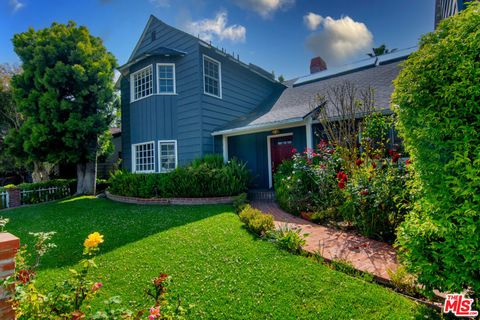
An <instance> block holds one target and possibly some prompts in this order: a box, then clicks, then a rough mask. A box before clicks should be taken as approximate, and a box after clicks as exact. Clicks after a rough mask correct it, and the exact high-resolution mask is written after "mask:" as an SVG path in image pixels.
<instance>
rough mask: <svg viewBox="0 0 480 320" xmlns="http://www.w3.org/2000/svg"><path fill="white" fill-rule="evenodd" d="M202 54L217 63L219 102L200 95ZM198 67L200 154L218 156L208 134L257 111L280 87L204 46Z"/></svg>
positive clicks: (216, 147) (219, 151)
mask: <svg viewBox="0 0 480 320" xmlns="http://www.w3.org/2000/svg"><path fill="white" fill-rule="evenodd" d="M203 54H205V55H207V56H209V57H211V58H213V59H215V60H217V61H219V62H220V63H221V71H222V75H221V77H222V98H221V99H220V98H216V97H212V96H208V95H205V94H203ZM199 63H200V69H201V70H200V75H199V77H200V79H199V82H200V84H201V88H200V93H201V105H202V109H201V117H202V121H201V123H202V145H203V153H204V154H205V153H212V152H216V153H221V152H222V148H221V147H220V146H221V144H218V143H217V141H215V140H214V139H213V138H212V136H211V133H212V132H213V131H215V130H217V129H219V128H221V127H223V126H225V125H226V124H227V123H228V122H230V121H232V120H235V119H237V118H239V117H241V116H243V115H246V114H248V113H250V112H251V111H252V110H253V109H255V108H257V107H259V106H260V105H261V104H262V103H263V102H264V101H265V100H266V99H267V98H269V97H270V96H271V95H272V94H273V93H274V92H275V91H276V90H278V89H279V88H280V87H281V85H279V84H275V83H272V82H271V81H269V80H267V79H265V78H263V77H261V76H259V75H257V74H255V73H253V72H251V71H250V70H248V69H246V68H245V67H243V66H241V65H239V64H238V63H237V62H234V61H231V57H226V56H223V55H220V54H218V53H216V52H215V51H214V50H213V49H210V48H206V47H204V46H200V53H199Z"/></svg>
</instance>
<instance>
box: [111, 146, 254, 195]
mask: <svg viewBox="0 0 480 320" xmlns="http://www.w3.org/2000/svg"><path fill="white" fill-rule="evenodd" d="M218 159H219V157H218V156H213V155H210V156H207V157H205V158H203V159H198V160H195V161H193V163H192V164H191V165H190V166H187V167H180V168H177V169H175V170H173V171H171V172H168V173H149V174H138V173H129V172H126V171H116V172H115V173H114V174H112V176H111V177H110V180H109V184H110V188H109V191H110V192H111V193H113V194H116V195H121V196H129V197H139V198H153V197H160V198H172V197H192V198H195V197H220V196H235V195H238V194H240V193H242V192H245V191H246V190H247V186H248V183H249V179H250V175H249V172H248V170H247V168H246V166H245V164H243V163H241V162H240V161H238V160H235V159H233V160H230V161H228V162H227V163H223V160H222V161H221V163H220V162H219V161H218Z"/></svg>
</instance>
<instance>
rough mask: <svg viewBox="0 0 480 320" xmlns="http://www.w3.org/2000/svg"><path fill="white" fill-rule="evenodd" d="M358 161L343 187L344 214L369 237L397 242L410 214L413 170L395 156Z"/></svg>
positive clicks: (342, 211) (341, 208) (342, 210)
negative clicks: (409, 188) (409, 186)
mask: <svg viewBox="0 0 480 320" xmlns="http://www.w3.org/2000/svg"><path fill="white" fill-rule="evenodd" d="M358 163H359V165H358V166H357V168H355V169H353V170H352V172H351V174H350V175H349V176H348V182H347V183H346V184H345V186H344V189H343V191H344V194H345V202H344V203H343V204H342V206H341V207H340V211H341V213H342V217H343V218H344V220H346V221H349V222H352V223H353V225H354V227H355V228H356V229H357V230H358V231H359V232H360V233H361V234H363V235H364V236H366V237H369V238H373V239H378V240H382V241H387V242H393V241H394V240H395V231H396V228H397V227H398V225H399V224H400V223H401V222H402V221H403V220H404V217H405V214H406V213H407V208H408V204H409V198H408V197H409V194H408V193H406V192H405V190H406V184H407V181H408V179H409V177H410V174H409V171H408V170H407V169H406V166H405V165H404V164H399V163H398V162H394V161H393V159H390V160H382V161H373V160H371V159H365V161H363V160H362V161H359V162H358ZM377 163H378V164H377Z"/></svg>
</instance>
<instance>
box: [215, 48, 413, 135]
mask: <svg viewBox="0 0 480 320" xmlns="http://www.w3.org/2000/svg"><path fill="white" fill-rule="evenodd" d="M407 56H408V55H407ZM407 56H405V53H404V54H403V57H402V58H401V59H400V58H399V55H398V54H397V55H395V56H392V59H388V58H387V57H383V58H382V59H381V61H380V59H375V58H374V59H373V60H374V63H370V62H369V63H368V65H367V66H365V65H363V66H361V67H358V66H357V67H355V66H353V67H354V68H353V69H350V70H348V69H346V68H344V69H342V68H340V69H338V71H337V73H336V74H335V73H332V72H330V73H329V74H328V76H327V77H322V76H321V75H320V74H321V73H323V72H319V73H317V74H315V76H316V77H317V78H316V79H315V80H314V79H308V78H307V79H306V80H307V81H301V80H302V79H304V80H305V77H304V78H298V79H292V80H289V81H285V82H283V84H284V85H286V86H287V88H286V89H285V90H283V92H281V93H274V94H273V95H272V97H270V99H268V101H265V102H264V103H262V104H261V105H260V106H259V107H258V108H256V109H255V110H253V111H252V112H251V113H250V114H248V115H246V116H244V117H241V118H238V119H236V120H234V121H232V122H230V123H228V124H227V125H226V126H224V127H222V128H219V129H218V130H217V131H216V132H214V133H213V135H219V134H228V133H233V132H242V131H247V130H254V129H259V128H269V127H271V126H275V125H284V124H285V125H286V124H292V123H296V122H299V123H300V122H303V121H304V120H305V118H306V117H308V116H309V115H310V114H311V113H312V112H313V111H314V110H315V108H317V107H318V106H316V105H315V96H316V95H317V94H322V93H326V92H327V90H328V89H330V88H332V87H335V86H337V85H339V84H341V83H344V82H345V81H347V82H351V83H353V84H354V85H355V86H356V87H357V88H359V89H367V88H369V87H371V88H373V89H374V94H375V106H376V107H377V109H378V110H379V111H381V112H387V113H388V112H389V111H390V96H391V94H392V92H393V83H392V81H393V80H394V79H395V78H396V77H397V75H398V73H399V71H400V61H401V60H404V59H406V58H407ZM312 76H313V75H312ZM327 107H328V105H327ZM331 116H332V117H334V116H335V115H333V114H332V115H331Z"/></svg>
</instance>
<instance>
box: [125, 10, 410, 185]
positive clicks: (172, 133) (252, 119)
mask: <svg viewBox="0 0 480 320" xmlns="http://www.w3.org/2000/svg"><path fill="white" fill-rule="evenodd" d="M409 53H410V52H405V51H403V52H402V51H397V52H395V53H393V54H389V55H384V56H381V57H378V58H371V59H367V60H365V61H362V62H360V63H357V64H353V65H347V66H343V67H339V68H334V69H327V70H323V67H321V64H319V63H317V62H319V61H315V63H314V64H312V65H313V66H314V67H315V68H316V69H318V67H319V66H320V69H322V70H323V71H321V72H317V73H314V74H311V75H309V76H306V77H303V78H299V79H295V80H291V81H286V82H284V83H279V82H277V81H276V80H275V79H274V78H273V76H272V75H271V74H270V73H268V72H266V71H264V70H263V69H261V68H259V67H257V66H255V65H252V64H245V63H243V62H241V61H239V60H238V59H237V58H235V57H233V56H232V55H229V54H227V53H226V52H223V51H222V50H220V49H217V48H215V47H213V46H211V45H210V44H208V43H206V42H204V41H202V40H200V39H198V38H196V37H194V36H192V35H190V34H187V33H185V32H183V31H180V30H178V29H175V28H173V27H171V26H169V25H167V24H165V23H163V22H162V21H160V20H158V19H157V18H155V17H153V16H151V17H150V19H149V21H148V23H147V26H146V27H145V30H144V31H143V34H142V36H141V38H140V40H139V42H138V44H137V46H136V47H135V49H134V51H133V53H132V55H131V57H130V59H129V60H128V62H127V63H126V64H125V65H123V66H121V67H120V68H119V70H120V71H121V73H122V77H121V79H120V87H121V90H122V130H123V132H122V144H123V146H122V148H123V156H122V158H123V167H124V168H127V169H130V170H131V171H133V172H167V171H170V170H172V169H174V168H175V167H176V166H178V165H184V164H187V163H189V162H190V161H191V160H193V159H194V158H197V157H200V156H203V155H205V154H209V153H221V154H223V156H224V159H225V160H228V159H231V158H232V157H236V158H239V159H241V160H243V161H246V162H247V166H248V167H249V168H250V170H251V171H252V173H253V175H254V177H255V179H254V183H253V186H252V187H256V188H269V187H272V170H273V169H274V168H275V166H276V165H277V164H279V163H280V162H281V161H282V160H284V159H285V158H286V157H289V156H290V155H291V150H292V148H296V149H297V150H299V151H303V150H304V149H305V148H312V147H313V146H314V145H315V144H316V143H317V142H318V138H316V136H317V135H316V134H315V132H316V131H317V130H319V124H318V121H316V119H315V111H316V110H315V109H316V108H317V106H315V105H314V104H312V102H313V97H314V96H315V94H317V93H321V92H322V91H323V90H325V89H326V88H329V87H331V86H334V85H335V84H338V83H342V82H343V81H351V82H353V83H354V84H355V85H357V86H358V87H362V88H367V87H369V86H371V87H373V88H374V89H375V100H376V105H377V106H378V107H379V108H381V109H382V110H383V111H384V113H391V111H390V109H389V104H390V95H391V93H392V91H393V85H392V81H393V79H395V77H396V76H397V74H398V72H399V61H401V60H403V59H405V58H406V56H408V54H409ZM333 116H334V115H333Z"/></svg>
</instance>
